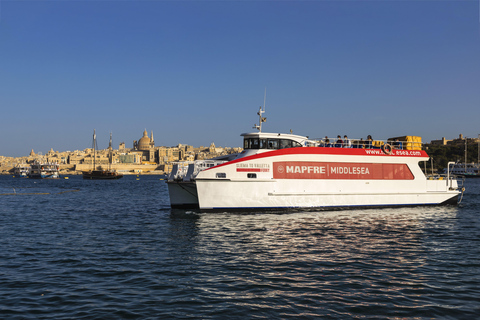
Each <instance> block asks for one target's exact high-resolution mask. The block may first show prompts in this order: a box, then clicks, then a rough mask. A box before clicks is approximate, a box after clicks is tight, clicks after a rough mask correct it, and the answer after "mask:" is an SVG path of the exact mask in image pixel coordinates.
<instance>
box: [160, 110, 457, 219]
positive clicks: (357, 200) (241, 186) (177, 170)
mask: <svg viewBox="0 0 480 320" xmlns="http://www.w3.org/2000/svg"><path fill="white" fill-rule="evenodd" d="M263 112H264V111H262V110H261V108H260V111H259V112H258V115H259V117H260V125H258V126H255V128H257V129H258V132H253V133H245V134H242V136H243V140H244V150H243V151H242V152H241V153H240V154H238V155H236V157H235V158H234V159H216V160H210V162H205V161H202V162H191V163H188V164H183V163H177V164H176V165H175V166H174V168H173V170H172V172H171V174H170V176H169V179H168V181H167V183H168V189H169V195H170V204H171V206H172V207H173V208H177V207H178V208H188V207H193V208H200V209H201V210H206V211H208V210H249V209H261V210H279V209H280V210H283V209H293V208H302V209H346V208H359V207H395V206H417V205H439V204H456V203H457V200H458V198H459V195H460V193H461V192H462V190H463V189H461V188H460V187H459V184H458V181H457V179H456V177H455V176H453V175H451V174H450V172H447V174H446V175H436V176H428V177H427V176H426V175H425V174H424V172H423V171H422V169H421V168H420V166H419V162H423V161H427V160H428V159H429V156H428V155H427V153H426V152H425V151H424V150H421V147H420V145H419V142H418V139H417V138H416V137H415V139H411V137H410V136H409V137H408V139H405V140H404V141H403V143H402V141H398V140H399V139H398V138H392V139H388V140H387V141H385V142H382V141H368V143H359V142H358V141H356V142H355V143H347V144H345V143H344V142H343V141H342V142H341V143H339V141H338V140H337V141H336V143H335V144H326V143H325V142H326V141H318V140H311V139H309V138H308V137H305V136H299V135H293V134H280V133H264V132H262V130H261V125H262V122H264V121H265V119H266V118H263V117H262V113H263ZM409 141H415V143H409ZM345 146H348V147H345Z"/></svg>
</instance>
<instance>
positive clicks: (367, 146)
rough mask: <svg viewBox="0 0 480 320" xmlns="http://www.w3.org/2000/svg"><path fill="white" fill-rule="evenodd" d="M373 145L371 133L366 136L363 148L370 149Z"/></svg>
mask: <svg viewBox="0 0 480 320" xmlns="http://www.w3.org/2000/svg"><path fill="white" fill-rule="evenodd" d="M372 146H373V139H372V136H371V135H368V136H367V141H366V143H365V148H366V149H371V148H372Z"/></svg>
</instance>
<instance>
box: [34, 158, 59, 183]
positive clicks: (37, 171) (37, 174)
mask: <svg viewBox="0 0 480 320" xmlns="http://www.w3.org/2000/svg"><path fill="white" fill-rule="evenodd" d="M58 171H59V165H58V164H57V163H55V162H41V161H39V160H35V162H34V163H33V164H32V165H31V166H30V173H29V175H28V176H29V177H30V178H34V179H58V178H59V177H60V175H59V173H58Z"/></svg>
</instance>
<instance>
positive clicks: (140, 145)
mask: <svg viewBox="0 0 480 320" xmlns="http://www.w3.org/2000/svg"><path fill="white" fill-rule="evenodd" d="M132 151H134V152H137V151H138V153H141V154H142V162H150V163H155V162H156V159H155V141H154V140H153V131H152V137H151V138H149V137H148V132H147V129H145V131H144V132H143V137H141V138H140V140H138V141H137V140H134V141H133V150H132Z"/></svg>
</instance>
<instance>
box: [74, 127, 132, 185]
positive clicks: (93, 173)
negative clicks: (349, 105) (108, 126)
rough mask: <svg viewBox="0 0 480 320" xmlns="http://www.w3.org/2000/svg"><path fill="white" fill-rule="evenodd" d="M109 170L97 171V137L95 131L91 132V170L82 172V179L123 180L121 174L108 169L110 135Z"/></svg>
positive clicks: (110, 158) (110, 156)
mask: <svg viewBox="0 0 480 320" xmlns="http://www.w3.org/2000/svg"><path fill="white" fill-rule="evenodd" d="M108 148H109V168H108V169H107V170H103V169H101V168H100V170H97V166H96V163H95V159H96V158H97V135H96V134H95V129H94V130H93V170H90V171H83V172H82V174H83V179H89V180H114V179H120V178H123V174H120V173H118V172H116V171H115V170H112V169H111V168H110V166H111V164H112V134H111V133H110V144H109V147H108Z"/></svg>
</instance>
